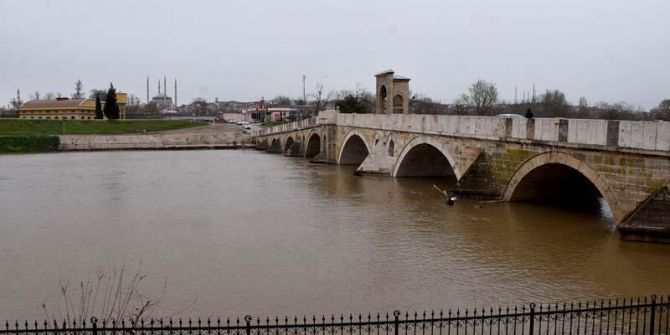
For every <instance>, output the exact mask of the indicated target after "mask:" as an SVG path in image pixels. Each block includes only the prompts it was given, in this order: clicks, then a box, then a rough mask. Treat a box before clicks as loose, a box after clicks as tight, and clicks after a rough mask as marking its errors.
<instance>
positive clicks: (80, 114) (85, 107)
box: [19, 93, 128, 120]
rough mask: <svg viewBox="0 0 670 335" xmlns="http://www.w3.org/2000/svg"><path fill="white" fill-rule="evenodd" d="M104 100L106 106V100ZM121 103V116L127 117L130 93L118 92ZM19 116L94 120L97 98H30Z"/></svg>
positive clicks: (23, 117)
mask: <svg viewBox="0 0 670 335" xmlns="http://www.w3.org/2000/svg"><path fill="white" fill-rule="evenodd" d="M101 102H102V106H103V107H104V105H105V102H104V101H101ZM116 102H117V103H118V104H119V118H121V119H125V118H126V104H127V103H128V95H127V94H126V93H116ZM19 118H21V119H32V120H93V119H95V99H68V98H58V99H56V100H29V101H26V102H25V103H24V104H23V105H21V109H20V110H19Z"/></svg>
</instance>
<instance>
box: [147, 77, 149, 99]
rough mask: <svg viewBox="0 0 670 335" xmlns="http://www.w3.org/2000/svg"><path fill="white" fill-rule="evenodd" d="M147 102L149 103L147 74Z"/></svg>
mask: <svg viewBox="0 0 670 335" xmlns="http://www.w3.org/2000/svg"><path fill="white" fill-rule="evenodd" d="M147 103H149V76H147Z"/></svg>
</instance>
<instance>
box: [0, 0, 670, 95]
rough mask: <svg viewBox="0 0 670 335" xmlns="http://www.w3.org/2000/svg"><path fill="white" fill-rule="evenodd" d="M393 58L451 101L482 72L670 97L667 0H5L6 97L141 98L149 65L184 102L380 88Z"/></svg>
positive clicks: (570, 91)
mask: <svg viewBox="0 0 670 335" xmlns="http://www.w3.org/2000/svg"><path fill="white" fill-rule="evenodd" d="M387 68H392V69H394V70H396V73H398V74H401V75H404V76H408V77H410V78H412V81H411V82H410V85H411V89H412V90H413V91H414V92H418V93H421V94H425V95H428V96H430V97H433V98H435V99H439V100H441V101H444V102H451V101H452V100H453V99H454V98H456V97H457V96H458V95H459V94H460V93H462V92H464V91H466V89H467V86H468V85H469V84H470V83H472V82H473V81H475V80H476V79H478V78H482V79H486V80H489V81H494V82H495V83H496V84H497V85H498V88H499V93H500V96H501V97H502V98H503V99H506V100H513V99H514V87H515V85H518V87H519V92H521V91H522V90H527V91H530V90H531V89H532V83H533V81H534V82H535V85H536V87H537V90H538V91H543V90H544V89H554V88H557V89H560V90H562V91H564V92H565V93H566V95H567V97H568V99H569V100H570V101H572V102H576V101H577V100H578V98H579V97H580V96H585V97H586V98H587V99H588V101H589V102H590V103H592V102H597V101H608V102H618V101H626V102H630V103H633V104H635V105H641V106H644V107H646V108H649V107H652V106H654V105H656V104H657V103H658V102H659V101H660V100H661V99H663V98H670V1H668V0H625V1H624V0H561V1H557V0H505V1H494V0H488V1H486V0H451V1H447V0H443V1H391V0H382V1H363V0H351V1H350V0H337V1H320V0H303V1H298V0H295V1H270V0H268V1H242V0H239V1H204V0H203V1H200V0H185V1H166V0H162V1H126V0H113V1H112V0H107V1H84V0H82V1H75V0H59V1H55V0H54V1H48V0H0V104H2V105H4V104H7V103H8V102H9V100H10V99H11V98H12V97H13V96H14V95H15V92H16V89H17V88H19V89H21V92H22V97H23V98H24V99H26V98H27V97H28V95H29V93H31V92H34V91H35V90H38V91H40V92H42V93H45V92H48V91H52V92H61V93H63V94H68V95H69V94H71V93H72V91H73V88H74V82H75V81H76V80H77V79H81V80H82V82H83V83H84V88H85V89H86V91H88V90H89V89H91V88H102V87H106V86H108V85H109V82H110V81H111V82H114V84H115V86H117V87H118V88H119V89H120V90H121V91H124V92H128V93H131V94H135V95H137V96H139V97H140V98H142V100H144V99H145V98H144V97H145V81H146V76H147V75H149V76H150V78H151V91H152V94H155V93H156V85H157V80H158V79H159V78H162V77H163V75H166V76H167V77H168V82H169V84H168V87H169V88H170V89H169V91H168V93H169V94H172V85H173V84H172V80H173V78H175V77H176V78H177V79H178V81H179V99H180V103H186V102H190V101H191V100H192V99H193V98H196V97H204V98H206V99H214V98H215V97H218V98H219V99H225V100H229V99H236V100H255V99H259V98H260V97H261V96H264V97H265V98H266V99H267V98H272V97H274V96H276V95H278V94H284V95H289V96H291V97H299V96H301V95H302V79H301V76H302V74H306V75H307V88H308V92H309V91H313V89H314V85H315V83H316V82H321V83H323V84H324V86H325V88H326V89H328V90H330V89H353V88H355V87H356V86H357V85H359V86H361V87H362V88H367V89H373V88H374V77H373V75H374V74H375V73H376V72H379V71H381V70H384V69H387ZM519 95H521V93H519Z"/></svg>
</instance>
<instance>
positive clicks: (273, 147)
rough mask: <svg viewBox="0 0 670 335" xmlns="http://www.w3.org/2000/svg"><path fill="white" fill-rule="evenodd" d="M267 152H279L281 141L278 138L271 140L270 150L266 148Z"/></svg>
mask: <svg viewBox="0 0 670 335" xmlns="http://www.w3.org/2000/svg"><path fill="white" fill-rule="evenodd" d="M268 151H270V152H281V141H280V140H279V139H278V138H274V139H272V142H271V144H270V148H268Z"/></svg>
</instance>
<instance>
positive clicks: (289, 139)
mask: <svg viewBox="0 0 670 335" xmlns="http://www.w3.org/2000/svg"><path fill="white" fill-rule="evenodd" d="M293 143H295V141H294V140H293V137H291V136H289V137H287V138H286V141H285V142H284V151H283V152H284V153H286V152H287V151H288V150H289V149H291V146H292V145H293Z"/></svg>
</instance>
